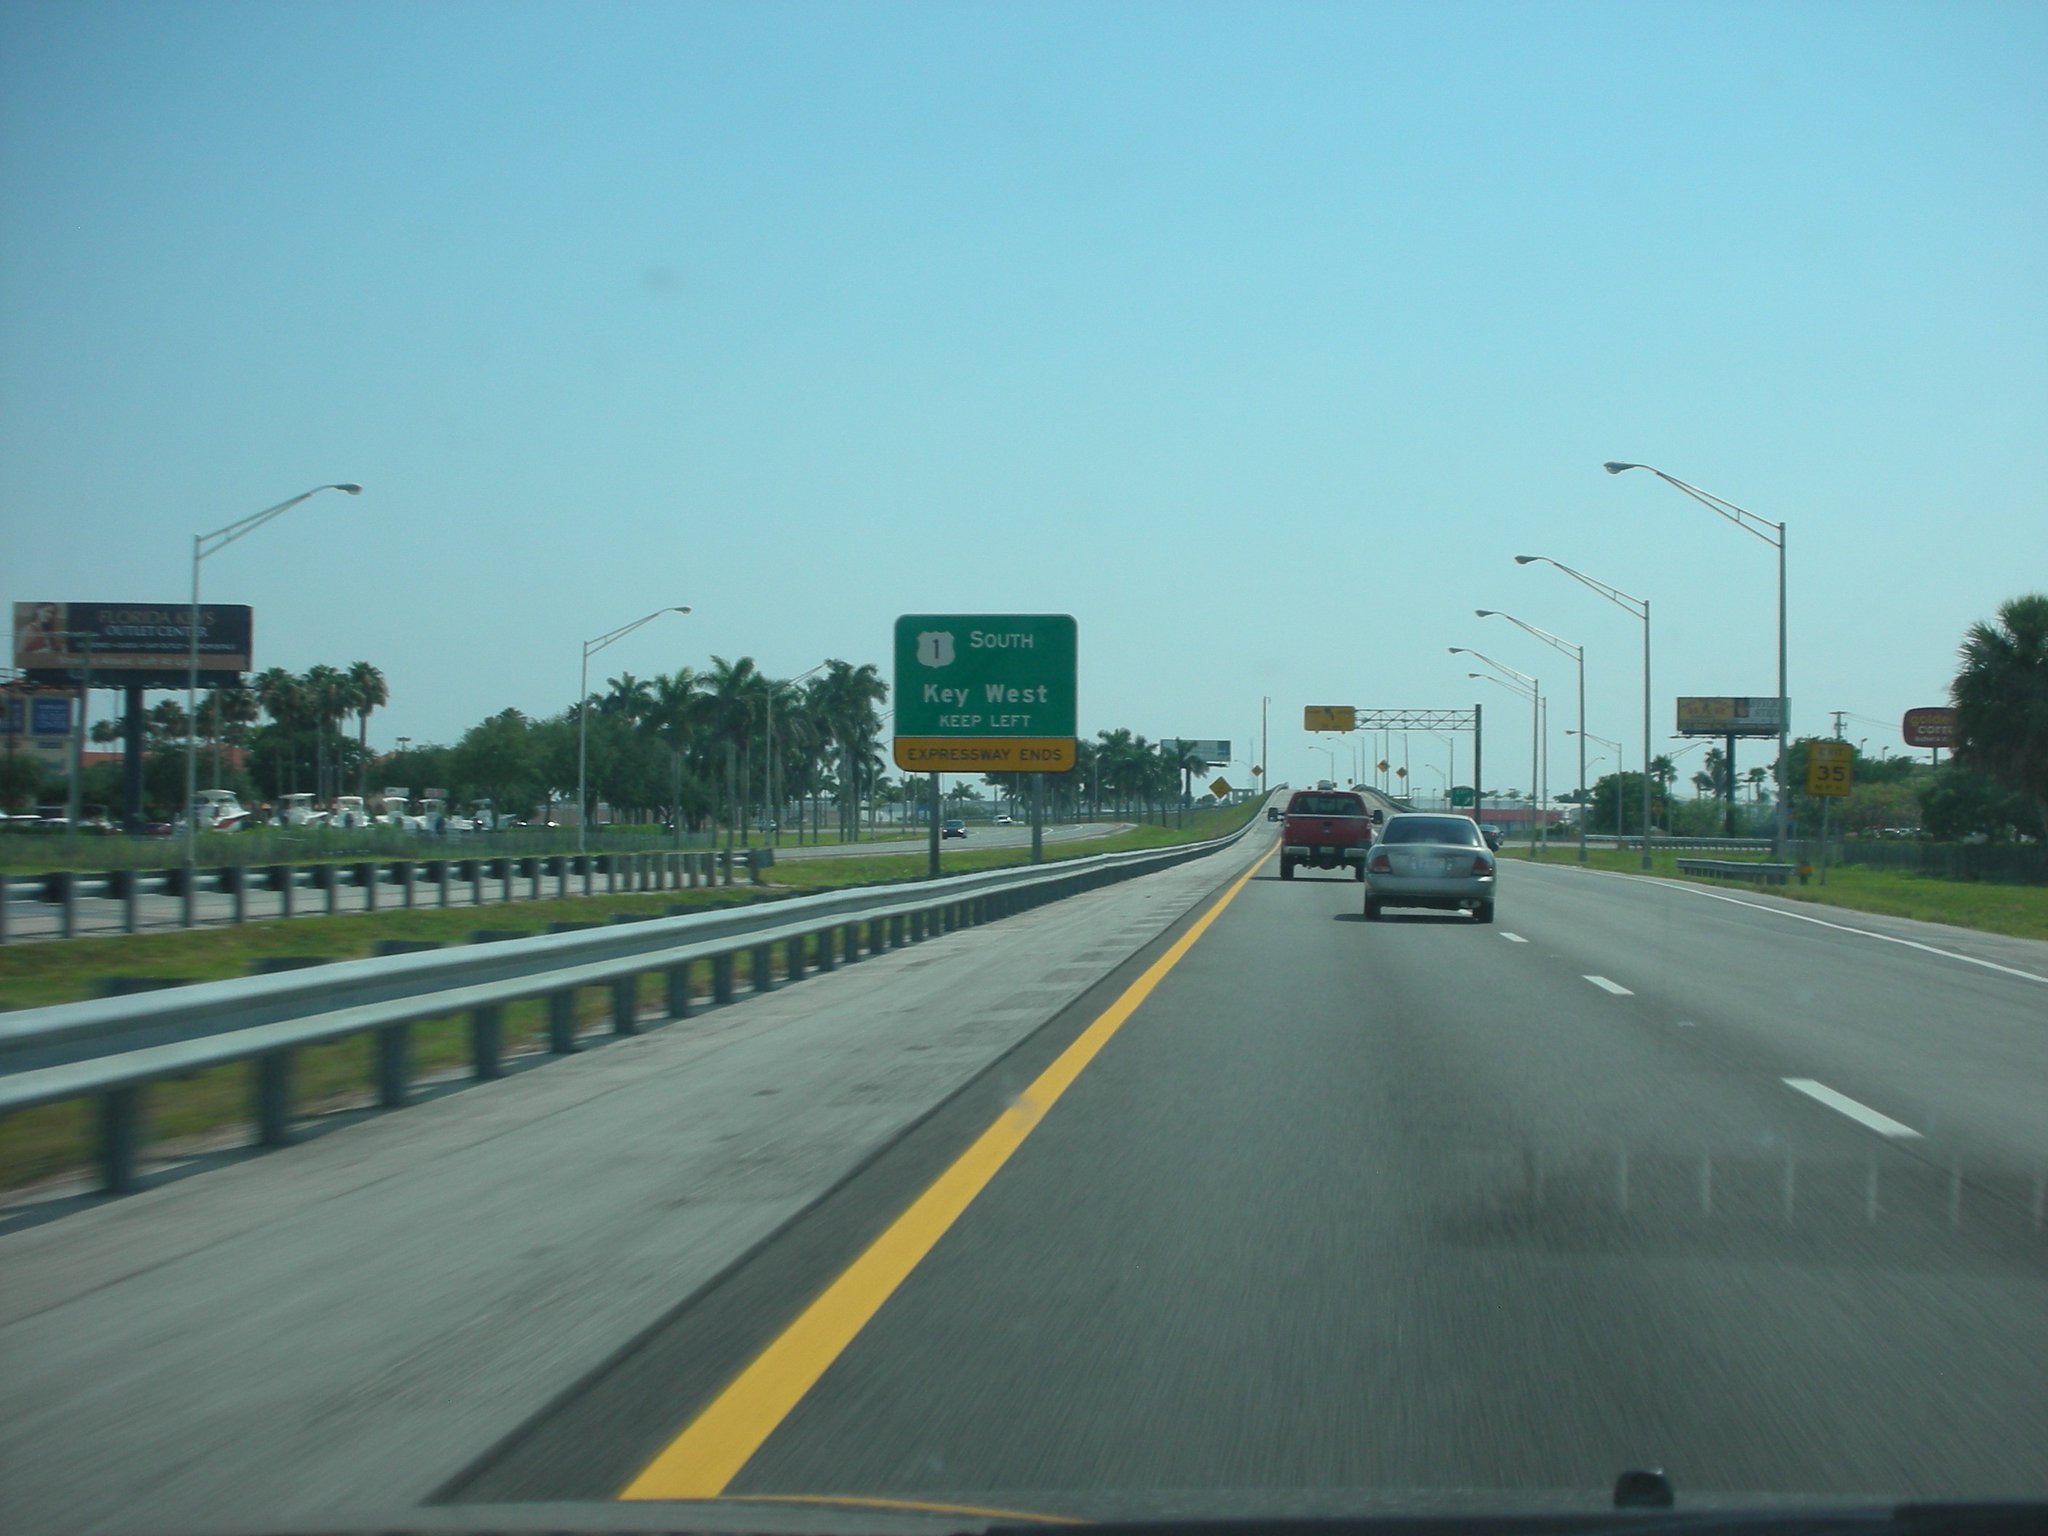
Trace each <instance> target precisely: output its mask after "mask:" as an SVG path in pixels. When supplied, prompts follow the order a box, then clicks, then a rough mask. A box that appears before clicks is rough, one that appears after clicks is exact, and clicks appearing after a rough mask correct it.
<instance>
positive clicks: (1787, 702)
mask: <svg viewBox="0 0 2048 1536" xmlns="http://www.w3.org/2000/svg"><path fill="white" fill-rule="evenodd" d="M1600 467H1601V468H1602V469H1604V470H1606V471H1607V473H1609V474H1610V475H1619V474H1623V473H1626V472H1627V471H1628V470H1631V469H1647V470H1648V471H1649V472H1650V473H1651V474H1653V475H1655V476H1656V477H1657V478H1658V479H1659V480H1662V481H1663V482H1664V483H1665V484H1666V485H1668V486H1670V487H1672V489H1674V490H1678V491H1683V492H1684V493H1685V494H1686V495H1688V496H1690V497H1691V498H1692V499H1693V500H1694V501H1696V502H1698V503H1699V504H1700V505H1701V506H1703V507H1705V508H1706V509H1707V510H1708V511H1710V512H1715V513H1718V514H1719V515H1720V516H1722V517H1724V518H1726V519H1727V520H1728V521H1729V522H1731V523H1733V524H1734V525H1735V526H1736V527H1738V528H1740V529H1741V530H1742V531H1743V532H1744V533H1746V534H1749V535H1750V536H1751V537H1752V538H1756V539H1761V540H1762V541H1763V542H1764V543H1766V544H1768V545H1770V546H1771V547H1772V548H1773V549H1775V550H1777V552H1778V807H1777V815H1776V817H1775V818H1774V819H1773V821H1772V824H1771V857H1772V858H1774V859H1782V858H1784V857H1785V844H1786V842H1787V841H1788V840H1789V838H1790V835H1791V829H1790V826H1789V822H1790V820H1791V811H1792V785H1791V783H1790V781H1789V780H1788V778H1787V775H1786V771H1785V757H1786V752H1787V748H1788V733H1789V732H1790V729H1791V723H1792V721H1791V716H1792V700H1791V697H1790V695H1789V694H1788V692H1787V691H1786V690H1787V680H1786V674H1785V525H1784V524H1783V523H1774V522H1772V521H1771V520H1770V519H1769V518H1767V517H1759V516H1757V514H1756V513H1754V512H1751V511H1748V510H1746V509H1745V508H1742V507H1738V506H1737V505H1735V503H1734V502H1732V501H1729V500H1727V499H1726V498H1725V497H1721V496H1716V495H1715V494H1714V493H1713V492H1712V491H1703V490H1701V489H1700V488H1699V487H1698V486H1696V485H1688V484H1687V483H1686V482H1685V481H1683V480H1681V479H1679V478H1678V477H1677V476H1676V475H1667V474H1665V473H1664V471H1663V470H1661V469H1659V468H1657V466H1656V465H1654V464H1623V463H1619V462H1615V461H1609V462H1608V463H1606V464H1603V465H1601V466H1600ZM1766 529H1768V530H1770V531H1769V532H1765V530H1766Z"/></svg>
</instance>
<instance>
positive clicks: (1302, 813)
mask: <svg viewBox="0 0 2048 1536" xmlns="http://www.w3.org/2000/svg"><path fill="white" fill-rule="evenodd" d="M1384 817H1385V813H1384V812H1382V811H1374V810H1369V809H1368V808H1367V807H1366V803H1365V796H1363V795H1361V794H1359V793H1358V792H1357V791H1356V790H1352V789H1298V790H1296V791H1295V792H1294V798H1293V799H1291V800H1289V801H1288V802H1287V814H1286V815H1285V816H1284V817H1283V818H1282V821H1281V827H1280V878H1281V879H1282V880H1292V879H1293V878H1294V868H1295V866H1296V865H1297V864H1309V865H1313V866H1314V867H1315V868H1317V869H1344V868H1346V867H1349V868H1350V870H1351V873H1352V877H1353V878H1354V879H1358V880H1363V879H1364V878H1365V858H1366V854H1367V853H1368V852H1369V851H1370V850H1371V848H1372V840H1373V829H1374V827H1375V826H1376V825H1377V824H1378V823H1379V822H1380V821H1381V820H1383V819H1384Z"/></svg>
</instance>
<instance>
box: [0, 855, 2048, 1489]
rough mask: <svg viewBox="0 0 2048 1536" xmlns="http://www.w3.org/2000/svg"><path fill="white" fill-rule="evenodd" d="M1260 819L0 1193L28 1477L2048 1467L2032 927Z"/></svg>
mask: <svg viewBox="0 0 2048 1536" xmlns="http://www.w3.org/2000/svg"><path fill="white" fill-rule="evenodd" d="M1270 847H1271V838H1270V836H1259V837H1258V842H1257V851H1258V852H1263V851H1264V850H1266V849H1269V848H1270ZM1566 859H1568V855H1567V856H1566ZM1250 863H1251V858H1250V856H1249V852H1248V853H1247V854H1241V855H1227V856H1219V857H1218V858H1215V859H1212V860H1208V861H1204V862H1203V863H1202V864H1200V865H1193V866H1187V867H1185V868H1183V869H1182V870H1180V871H1176V872H1174V873H1173V874H1170V875H1166V876H1159V877H1154V879H1153V880H1147V881H1139V882H1135V883H1133V885H1131V886H1128V887H1117V888H1113V889H1112V890H1109V891H1104V892H1098V893H1092V894H1091V895H1090V896H1087V897H1083V898H1078V899H1077V900H1076V901H1074V902H1069V903H1064V904H1062V905H1061V906H1060V907H1057V908H1050V909H1042V910H1041V911H1040V912H1038V913H1033V914H1027V915H1026V916H1025V917H1023V918H1020V919H1015V920H1012V922H1010V923H1000V924H996V925H992V926H991V927H989V928H986V929H982V930H975V931H970V932H968V933H963V934H957V935H952V936H949V937H947V938H945V939H941V940H936V941H933V942H932V943H930V944H927V945H925V946H921V947H919V948H915V949H911V950H907V951H902V952H899V953H897V954H894V955H890V956H884V957H881V958H879V959H877V960H874V961H868V962H863V963H862V965H861V966H858V967H854V968H852V969H850V970H849V971H846V972H844V973H842V974H840V975H837V976H834V977H831V978H826V979H822V980H818V981H812V982H806V983H804V984H803V985H802V986H801V987H796V988H791V989H789V990H787V991H786V992H779V993H776V994H773V995H772V996H771V997H769V998H765V999H761V1000H758V1001H756V1002H749V1003H746V1004H742V1005H739V1006H737V1007H735V1008H733V1009H729V1010H721V1011H719V1012H718V1013H714V1014H710V1015H707V1016H706V1020H707V1022H705V1023H703V1024H693V1025H692V1026H686V1027H685V1028H686V1029H692V1028H693V1029H695V1030H696V1031H697V1034H696V1035H695V1036H694V1037H693V1036H692V1035H690V1034H688V1033H684V1032H682V1031H681V1030H678V1029H671V1030H665V1031H658V1032H656V1033H655V1034H654V1035H651V1036H647V1037H643V1042H644V1043H643V1042H634V1043H633V1044H632V1045H631V1046H629V1047H627V1048H623V1049H607V1050H605V1051H602V1052H596V1053H592V1054H591V1056H589V1057H587V1058H577V1059H574V1060H572V1061H571V1062H569V1063H565V1064H561V1065H557V1066H550V1067H548V1068H546V1069H544V1070H541V1071H536V1072H533V1073H530V1074H525V1075H523V1076H521V1077H516V1078H514V1079H513V1080H512V1081H511V1082H509V1083H507V1084H503V1085H498V1086H495V1087H490V1088H484V1089H478V1090H473V1091H470V1092H465V1093H463V1094H458V1095H455V1096H453V1097H451V1098H449V1099H446V1100H443V1101H441V1102H440V1103H437V1104H433V1105H428V1106H425V1107H423V1108H422V1109H419V1110H413V1111H407V1112H406V1113H405V1114H404V1115H401V1116H387V1117H382V1118H380V1119H378V1120H375V1121H369V1122H365V1123H364V1124H363V1125H361V1126H359V1127H356V1128H354V1129H351V1130H349V1131H347V1132H344V1133H341V1134H337V1135H335V1136H332V1137H326V1138H322V1139H320V1140H319V1141H317V1142H315V1143H313V1144H311V1145H309V1146H307V1147H304V1148H299V1149H295V1150H293V1151H291V1152H286V1153H281V1154H277V1155H275V1156H274V1157H271V1158H266V1159H262V1160H257V1161H251V1162H247V1163H244V1164H241V1165H238V1166H236V1167H234V1168H231V1169H227V1170H224V1171H222V1172H220V1173H213V1174H206V1175H203V1176H200V1177H197V1178H193V1179H190V1180H188V1181H186V1182H184V1183H181V1184H178V1185H176V1186H173V1187H171V1188H167V1189H162V1190H158V1191H153V1192H151V1193H150V1194H147V1195H144V1196H141V1197H138V1198H137V1199H136V1200H134V1201H130V1202H124V1203H117V1204H114V1205H108V1206H101V1207H97V1208H96V1209H94V1210H92V1211H88V1212H85V1213H82V1214H81V1215H80V1216H78V1217H75V1218H66V1219H65V1220H61V1221H56V1222H52V1223H49V1224H46V1225H44V1226H41V1227H38V1228H35V1229H33V1230H29V1231H23V1232H18V1233H14V1234H11V1235H0V1375H4V1376H6V1377H8V1378H10V1383H11V1386H12V1387H13V1388H14V1390H12V1391H11V1392H10V1393H9V1394H8V1395H7V1397H6V1398H4V1399H0V1488H4V1487H8V1486H10V1483H11V1485H12V1487H13V1488H14V1490H15V1492H14V1493H13V1494H12V1495H11V1497H12V1498H13V1499H14V1500H15V1501H16V1502H15V1509H14V1514H15V1515H16V1516H18V1517H19V1523H20V1525H21V1526H22V1528H25V1529H42V1528H46V1527H47V1528H56V1527H57V1525H60V1524H61V1523H62V1522H55V1523H53V1519H52V1514H53V1511H61V1510H62V1509H63V1508H64V1505H63V1503H62V1499H63V1495H64V1490H65V1489H66V1488H67V1487H71V1488H75V1489H79V1490H82V1491H80V1492H78V1493H77V1494H76V1495H75V1498H76V1499H77V1500H80V1501H82V1502H77V1503H74V1504H73V1506H72V1512H73V1513H74V1514H76V1513H78V1512H79V1511H80V1510H81V1509H82V1510H83V1512H84V1513H85V1514H86V1515H87V1516H88V1517H89V1518H85V1519H79V1520H76V1521H75V1522H73V1523H74V1524H75V1525H76V1526H77V1528H80V1529H147V1528H149V1527H150V1525H151V1523H152V1520H151V1518H150V1517H152V1516H153V1517H154V1518H155V1520H156V1521H159V1522H160V1521H161V1519H162V1517H163V1515H164V1513H165V1512H166V1511H169V1512H176V1511H179V1510H189V1509H194V1508H199V1509H207V1508H221V1509H224V1510H226V1511H227V1512H230V1513H232V1514H234V1515H237V1516H239V1517H242V1518H247V1517H248V1516H249V1515H250V1513H251V1511H252V1509H253V1510H255V1511H257V1512H261V1511H264V1510H272V1511H274V1510H276V1509H277V1508H279V1507H280V1506H281V1507H282V1508H283V1511H284V1513H285V1514H286V1515H287V1516H290V1515H294V1514H296V1515H299V1516H301V1517H303V1516H305V1515H306V1514H307V1513H308V1512H309V1511H310V1512H317V1513H323V1514H328V1515H332V1514H334V1513H336V1512H337V1511H338V1510H343V1509H349V1508H352V1507H354V1508H365V1509H367V1508H371V1507H374V1499H375V1497H376V1496H378V1495H381V1496H382V1497H384V1498H385V1499H386V1501H387V1506H386V1507H388V1505H389V1503H397V1504H400V1505H402V1504H404V1503H407V1502H412V1501H416V1500H417V1499H419V1498H421V1497H425V1496H427V1494H428V1492H429V1491H431V1493H432V1494H434V1495H436V1496H438V1497H441V1498H448V1499H459V1500H464V1501H478V1502H487V1501H499V1500H512V1501H531V1500H545V1501H565V1500H581V1499H605V1498H615V1497H617V1496H618V1495H620V1494H621V1493H623V1492H626V1491H627V1490H629V1489H630V1490H632V1491H633V1492H634V1493H635V1494H636V1495H637V1496H666V1495H669V1494H677V1495H688V1496H700V1495H706V1494H723V1495H726V1496H756V1497H759V1496H772V1495H805V1496H822V1495H858V1496H866V1497H872V1498H885V1499H906V1500H919V1501H932V1502H942V1503H947V1502H960V1503H966V1504H972V1505H976V1506H989V1505H994V1506H998V1507H1008V1508H1016V1509H1023V1510H1052V1511H1065V1512H1102V1513H1119V1512H1121V1513H1158V1512H1162V1511H1168V1510H1178V1511H1209V1512H1215V1511H1221V1510H1227V1509H1243V1508H1247V1507H1251V1508H1268V1509H1271V1508H1301V1509H1317V1508H1345V1507H1354V1506H1357V1505H1366V1506H1370V1507H1388V1506H1392V1507H1427V1508H1440V1507H1444V1506H1445V1505H1446V1504H1453V1503H1460V1502H1462V1503H1463V1504H1464V1505H1466V1506H1468V1507H1469V1506H1471V1505H1477V1506H1478V1507H1489V1506H1493V1505H1501V1506H1520V1505H1525V1504H1529V1503H1543V1504H1554V1503H1558V1502H1563V1503H1580V1504H1584V1505H1587V1506H1589V1507H1597V1506H1598V1505H1599V1504H1600V1503H1602V1502H1603V1501H1604V1499H1605V1498H1606V1495H1607V1490H1608V1489H1609V1488H1610V1486H1611V1484H1612V1482H1613V1479H1614V1477H1615V1476H1616V1474H1618V1473H1619V1472H1621V1471H1622V1470H1623V1469H1625V1468H1630V1467H1641V1466H1660V1467H1662V1468H1664V1469H1665V1470H1667V1471H1668V1472H1669V1473H1670V1475H1671V1476H1672V1478H1673V1480H1674V1482H1675V1483H1676V1484H1677V1486H1678V1488H1679V1490H1680V1504H1681V1507H1684V1506H1685V1504H1686V1503H1687V1501H1688V1500H1689V1499H1690V1500H1694V1501H1697V1500H1702V1499H1727V1498H1737V1499H1741V1498H1748V1497H1762V1498H1811V1497H1828V1498H1859V1497H1875V1498H1896V1497H1907V1496H1913V1497H1932V1498H1952V1497H1961V1496H1984V1495H2030V1496H2034V1497H2044V1496H2048V1450H2044V1447H2048V1367H2044V1362H2048V1262H2044V1261H2048V945H2043V944H2037V943H2028V942H2026V941H2020V940H2003V939H1996V940H1994V939H1987V938H1985V937H1984V936H1981V935H1960V934H1955V933H1952V932H1951V931H1948V930H1943V929H1939V928H1935V927H1933V926H1931V925H1923V924H1905V923H1900V922H1889V921H1888V922H1882V923H1875V922H1866V921H1864V920H1863V919H1860V918H1857V917H1855V916H1854V915H1851V914H1842V913H1835V912H1824V913H1822V912H1815V911H1813V910H1812V909H1804V910H1801V911H1793V910H1790V909H1791V907H1792V905H1793V904H1791V903H1786V902H1782V901H1774V900H1772V899H1770V898H1767V897H1750V896H1747V895H1743V894H1740V893H1719V892H1704V891H1701V890H1698V889H1695V888H1691V887H1687V886H1683V885H1679V884H1677V883H1674V882H1664V881H1650V880H1640V879H1635V878H1631V877H1625V876H1615V875H1606V874H1599V873H1595V872H1589V871H1584V870H1580V869H1577V868H1575V867H1569V866H1568V864H1567V863H1566V861H1565V860H1560V859H1554V860H1553V862H1552V863H1551V864H1549V865H1537V866H1531V865H1524V864H1519V863H1511V864H1509V865H1507V866H1506V868H1505V870H1504V874H1503V886H1502V891H1501V899H1500V910H1499V919H1498V922H1497V924H1496V925H1495V926H1493V927H1491V928H1482V927H1480V926H1478V925H1476V924H1474V923H1472V922H1471V921H1470V920H1469V919H1467V918H1464V917H1462V916H1450V915H1445V914H1425V913H1412V914H1404V913H1399V912H1396V913H1394V914H1393V915H1392V916H1391V918H1390V920H1389V921H1386V922H1383V923H1380V924H1375V925H1367V924H1366V923H1364V922H1363V921H1362V919H1361V912H1360V907H1361V888H1360V887H1359V886H1358V885H1357V884H1356V883H1355V882H1353V881H1350V880H1348V879H1345V878H1341V877H1336V876H1327V877H1321V878H1318V877H1316V876H1314V875H1312V874H1311V875H1304V876H1301V877H1298V878H1297V879H1296V880H1295V881H1293V882H1289V883H1286V884H1283V883H1281V882H1280V881H1279V880H1278V878H1277V870H1276V868H1275V861H1273V860H1271V859H1265V860H1263V861H1262V862H1260V863H1258V865H1257V866H1256V868H1255V870H1254V871H1253V872H1252V878H1250V879H1249V880H1247V881H1245V882H1244V883H1243V884H1242V885H1241V887H1240V886H1238V885H1237V878H1238V877H1239V876H1240V875H1241V874H1242V873H1244V872H1245V871H1246V869H1247V866H1248V865H1249V864H1250ZM1155 882H1156V883H1155ZM1148 887H1149V888H1150V889H1149V890H1148ZM1233 890H1234V891H1235V894H1234V895H1232V894H1230V893H1231V892H1232V891H1233ZM1219 903H1221V905H1220V906H1219ZM1083 956H1089V957H1092V959H1090V960H1088V961H1083V960H1082V958H1081V957H1083ZM1005 1002H1007V1003H1008V1004H1010V1006H1009V1007H1008V1008H1007V1009H1005V1008H1004V1007H1003V1004H1004V1003H1005ZM749 1010H754V1012H752V1013H750V1012H749ZM720 1019H723V1020H724V1022H723V1023H717V1022H715V1021H718V1020H720ZM962 1020H967V1021H969V1024H970V1026H971V1027H968V1028H966V1029H964V1031H963V1029H962V1028H961V1027H960V1026H961V1022H962ZM975 1021H979V1022H975ZM920 1047H932V1048H936V1049H937V1050H938V1051H939V1052H940V1054H941V1057H942V1060H941V1061H940V1062H932V1061H931V1060H930V1059H929V1057H928V1055H927V1054H926V1053H925V1052H924V1051H921V1050H920V1049H919V1048H920ZM638 1053H644V1054H638ZM764 1088H773V1089H778V1090H779V1089H784V1088H786V1089H787V1093H786V1094H781V1095H780V1096H774V1097H766V1098H763V1097H758V1095H760V1094H761V1093H762V1092H763V1090H764ZM663 1123H670V1124H672V1125H673V1126H674V1127H675V1128H676V1129H675V1133H673V1134H672V1133H665V1132H658V1131H657V1130H656V1129H655V1127H657V1126H659V1125H661V1124H663ZM650 1164H651V1165H653V1166H650ZM429 1167H431V1168H432V1169H433V1170H434V1173H435V1175H436V1176H437V1178H438V1188H436V1187H433V1184H434V1180H433V1179H430V1178H429V1176H428V1175H427V1173H426V1171H425V1170H426V1169H427V1168H429ZM663 1190H666V1191H667V1192H668V1193H667V1195H666V1196H665V1197H664V1196H663V1195H662V1194H661V1191H663ZM575 1191H581V1192H582V1202H583V1206H584V1208H583V1209H579V1210H576V1211H573V1212H568V1213H565V1212H564V1211H563V1210H562V1209H561V1205H562V1201H563V1198H564V1196H565V1195H568V1194H570V1193H571V1192H575ZM150 1202H155V1205H154V1206H153V1207H152V1205H151V1204H150ZM124 1213H125V1214H124ZM352 1295H353V1296H357V1297H360V1298H362V1299H361V1300H360V1301H359V1302H358V1303H357V1304H354V1305H351V1304H350V1302H349V1301H348V1298H349V1297H350V1296H352ZM371 1298H374V1302H373V1301H372V1300H371ZM229 1344H234V1345H235V1346H236V1347H238V1348H239V1349H241V1350H242V1351H244V1354H243V1355H242V1356H241V1357H237V1355H236V1354H235V1352H234V1351H233V1350H231V1349H228V1348H227V1346H228V1345H229ZM351 1469H354V1472H353V1476H354V1477H355V1479H356V1482H357V1483H358V1484H360V1485H361V1486H353V1485H352V1484H351V1475H352V1473H351ZM87 1470H90V1472H91V1473H92V1476H91V1478H90V1479H89V1480H88V1479H86V1478H84V1477H83V1476H82V1474H83V1473H84V1472H86V1471H87ZM351 1490H352V1491H353V1498H354V1500H355V1503H354V1505H351V1504H350V1502H349V1501H350V1497H351ZM8 1497H10V1495H5V1494H0V1499H5V1498H8ZM209 1498H216V1499H219V1500H222V1501H224V1502H223V1503H221V1504H217V1505H209V1504H207V1503H205V1502H204V1501H205V1500H206V1499H209ZM195 1501H197V1502H195ZM138 1507H139V1508H140V1514H138ZM4 1514H5V1510H4V1509H0V1515H4Z"/></svg>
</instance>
